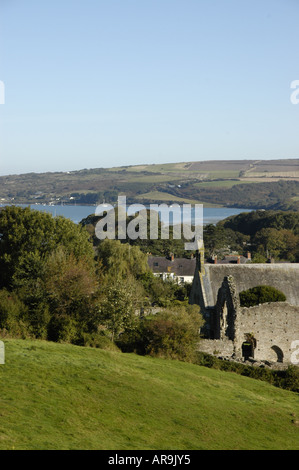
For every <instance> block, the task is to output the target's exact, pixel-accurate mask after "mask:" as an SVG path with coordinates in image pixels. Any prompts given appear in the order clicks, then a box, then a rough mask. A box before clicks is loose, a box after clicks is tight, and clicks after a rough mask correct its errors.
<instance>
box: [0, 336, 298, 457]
mask: <svg viewBox="0 0 299 470" xmlns="http://www.w3.org/2000/svg"><path fill="white" fill-rule="evenodd" d="M5 348H6V354H5V359H6V363H5V365H0V384H1V385H0V387H1V392H0V416H1V419H0V449H99V450H101V449H102V450H103V449H105V450H115V449H118V450H130V449H134V450H138V449H142V450H149V449H153V450H186V449H188V450H192V449H213V450H214V449H215V450H216V449H293V450H295V449H296V450H298V449H299V425H298V420H299V400H298V394H296V393H294V392H288V391H285V390H281V389H277V388H275V387H273V386H271V385H269V384H267V383H264V382H261V381H256V380H253V379H249V378H247V377H243V376H239V375H236V374H233V373H228V372H221V371H217V370H213V369H208V368H204V367H199V366H196V365H192V364H186V363H182V362H176V361H167V360H163V359H153V358H149V357H140V356H136V355H134V354H122V353H119V352H114V351H103V350H99V349H91V348H81V347H76V346H72V345H65V344H54V343H47V342H42V341H28V340H26V341H22V340H5Z"/></svg>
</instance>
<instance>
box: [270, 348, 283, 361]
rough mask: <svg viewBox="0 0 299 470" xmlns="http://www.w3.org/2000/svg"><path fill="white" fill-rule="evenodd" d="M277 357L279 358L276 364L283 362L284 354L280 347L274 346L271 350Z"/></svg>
mask: <svg viewBox="0 0 299 470" xmlns="http://www.w3.org/2000/svg"><path fill="white" fill-rule="evenodd" d="M271 349H272V350H273V351H274V352H275V354H276V356H277V361H276V362H283V352H282V350H281V349H280V348H279V347H278V346H272V348H271Z"/></svg>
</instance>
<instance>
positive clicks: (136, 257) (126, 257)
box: [97, 239, 149, 278]
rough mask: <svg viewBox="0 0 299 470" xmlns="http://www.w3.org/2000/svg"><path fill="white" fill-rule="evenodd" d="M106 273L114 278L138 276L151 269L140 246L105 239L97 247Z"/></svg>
mask: <svg viewBox="0 0 299 470" xmlns="http://www.w3.org/2000/svg"><path fill="white" fill-rule="evenodd" d="M97 255H98V260H99V261H100V262H101V265H102V267H103V271H104V273H106V274H107V275H109V276H110V277H113V278H127V277H128V276H130V275H131V276H133V277H135V278H136V277H138V276H140V275H142V274H144V273H146V272H148V271H149V267H148V262H147V255H146V254H145V253H142V251H141V250H140V248H139V247H138V246H131V245H129V244H128V243H121V242H120V241H119V240H108V239H105V240H103V242H102V243H101V244H100V245H99V246H98V248H97Z"/></svg>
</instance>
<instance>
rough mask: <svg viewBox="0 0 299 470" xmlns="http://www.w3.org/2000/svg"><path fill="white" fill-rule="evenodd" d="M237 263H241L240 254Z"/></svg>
mask: <svg viewBox="0 0 299 470" xmlns="http://www.w3.org/2000/svg"><path fill="white" fill-rule="evenodd" d="M237 264H240V255H239V256H238V259H237Z"/></svg>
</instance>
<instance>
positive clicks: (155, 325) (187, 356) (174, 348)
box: [117, 305, 202, 362]
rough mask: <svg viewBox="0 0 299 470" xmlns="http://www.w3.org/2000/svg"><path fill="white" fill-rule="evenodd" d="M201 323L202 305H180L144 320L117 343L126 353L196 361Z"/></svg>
mask: <svg viewBox="0 0 299 470" xmlns="http://www.w3.org/2000/svg"><path fill="white" fill-rule="evenodd" d="M201 324H202V318H201V315H200V314H199V308H198V306H191V305H188V306H176V307H174V308H173V309H166V310H164V311H161V312H160V313H158V314H156V315H149V316H147V317H145V318H143V319H141V320H140V321H139V324H138V325H137V327H136V328H135V329H134V330H132V331H130V332H126V333H124V334H123V335H121V336H120V338H119V340H118V342H117V344H118V346H119V347H120V348H121V350H122V351H124V352H137V353H138V354H146V355H150V356H156V357H164V358H168V359H178V360H181V361H186V362H194V360H195V354H196V352H195V351H196V344H197V342H198V341H199V328H200V326H201Z"/></svg>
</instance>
